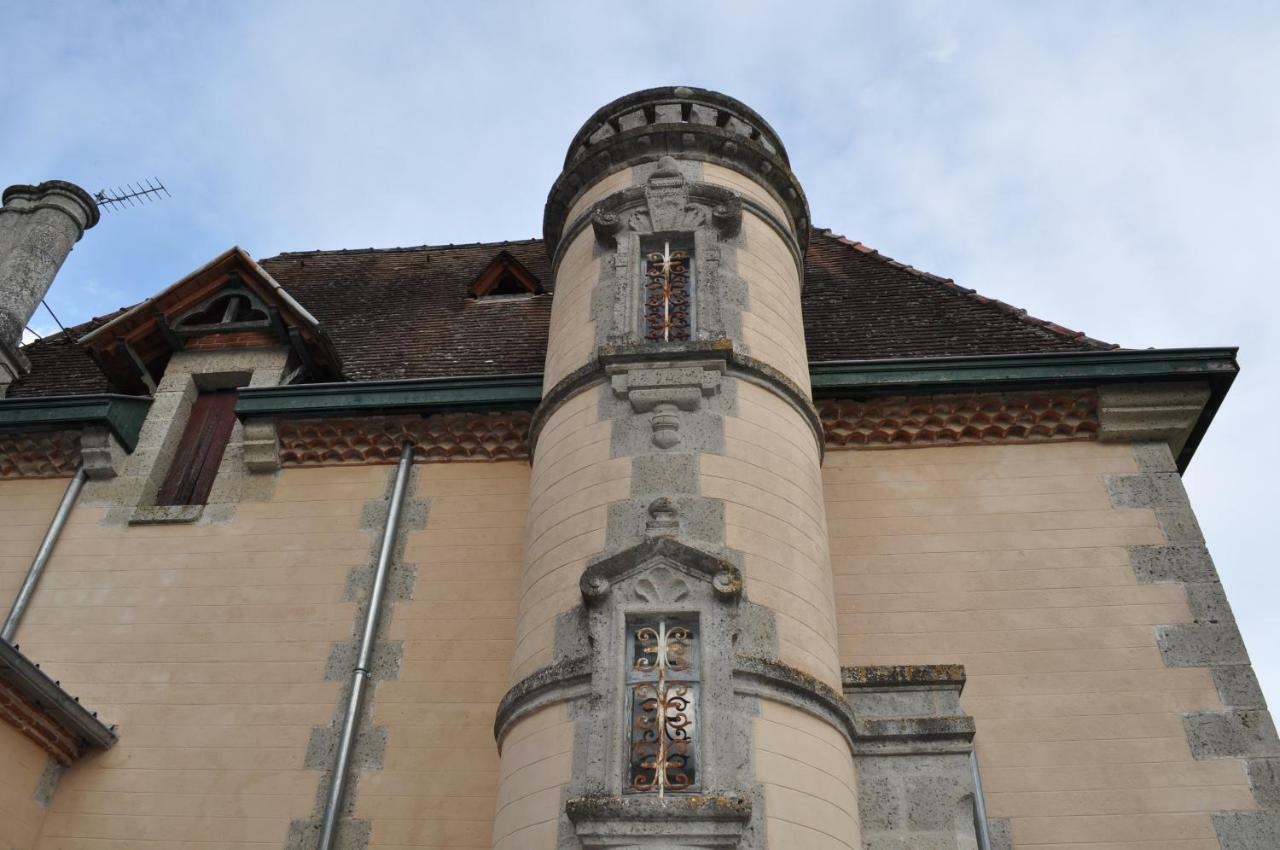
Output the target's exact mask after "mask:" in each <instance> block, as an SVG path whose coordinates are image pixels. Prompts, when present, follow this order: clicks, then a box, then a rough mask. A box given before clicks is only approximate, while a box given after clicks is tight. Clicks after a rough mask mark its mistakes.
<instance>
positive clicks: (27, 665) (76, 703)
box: [0, 640, 116, 750]
mask: <svg viewBox="0 0 1280 850" xmlns="http://www.w3.org/2000/svg"><path fill="white" fill-rule="evenodd" d="M0 680H3V681H5V682H6V683H7V684H8V685H10V686H11V687H12V688H13V689H14V690H16V691H17V692H18V693H19V694H21V695H22V696H23V697H24V698H25V699H27V700H29V701H30V702H31V703H33V704H34V705H37V706H39V707H40V708H41V709H43V710H44V711H46V712H48V714H49V716H50V717H52V718H53V719H55V720H56V721H57V722H58V723H59V725H61V726H62V727H63V728H64V729H66V730H67V731H68V732H72V733H74V734H75V735H76V736H77V737H79V738H80V739H81V740H82V741H84V742H85V743H86V744H87V745H89V746H90V747H94V748H96V749H104V750H105V749H107V748H108V747H110V746H111V745H112V744H114V743H115V742H116V733H115V731H114V728H113V727H111V726H108V725H107V724H106V723H103V722H102V721H101V720H99V719H98V716H97V714H96V713H95V712H92V711H89V709H87V708H85V707H84V706H82V705H81V704H80V700H79V699H78V698H76V697H73V696H71V695H70V694H69V693H67V692H66V691H65V690H63V688H62V685H61V683H59V682H56V681H54V680H53V679H52V678H50V676H49V674H48V673H45V672H44V671H43V670H41V669H40V665H38V664H36V663H35V662H33V661H32V660H31V659H29V658H27V657H26V656H25V655H23V654H22V653H21V652H19V651H18V647H17V646H15V645H14V644H11V643H9V642H8V641H6V640H0Z"/></svg>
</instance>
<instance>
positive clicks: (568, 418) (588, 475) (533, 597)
mask: <svg viewBox="0 0 1280 850" xmlns="http://www.w3.org/2000/svg"><path fill="white" fill-rule="evenodd" d="M608 391H609V389H608V387H607V386H606V385H597V386H594V387H591V388H589V389H587V390H585V391H583V392H581V393H578V394H577V395H575V396H573V397H572V398H570V399H569V400H567V401H566V402H565V403H564V404H562V405H561V406H560V407H558V408H556V410H555V412H553V413H552V414H551V416H550V418H549V419H548V420H547V423H546V426H545V427H544V428H543V430H542V434H541V436H540V437H539V439H538V452H537V454H536V455H535V456H534V461H533V473H532V479H531V481H530V493H531V499H530V502H529V516H528V529H527V531H526V550H525V553H526V554H525V560H526V561H527V563H528V566H527V567H526V568H525V570H524V577H523V582H522V586H521V589H520V595H521V604H520V615H519V616H520V619H519V621H518V622H517V624H516V644H515V651H514V653H513V656H512V661H511V682H518V681H519V680H520V679H522V678H524V677H525V676H527V675H529V674H530V673H532V672H534V671H535V670H537V669H538V668H539V667H545V666H546V665H548V664H550V663H551V662H552V661H553V660H554V659H553V657H552V647H553V643H554V639H555V621H556V617H558V616H559V615H560V614H562V613H563V612H565V611H568V610H570V609H571V608H573V607H575V606H576V605H578V604H579V603H580V602H581V601H582V595H581V591H580V590H579V588H578V580H579V579H580V578H581V577H582V570H583V569H584V568H585V567H586V564H587V560H588V559H589V558H590V557H591V556H593V555H597V554H599V553H600V552H602V551H604V548H605V528H606V525H607V523H608V510H609V504H610V503H611V502H617V501H620V500H622V499H626V498H627V496H628V495H629V494H630V492H631V458H630V457H616V458H615V457H610V456H609V439H610V437H609V434H610V427H611V420H608V419H601V418H600V413H599V408H600V396H601V394H603V393H606V392H608Z"/></svg>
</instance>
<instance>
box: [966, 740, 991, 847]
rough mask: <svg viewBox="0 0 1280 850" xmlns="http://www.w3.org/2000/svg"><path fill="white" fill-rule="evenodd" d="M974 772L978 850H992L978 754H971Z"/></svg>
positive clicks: (974, 805) (974, 814) (975, 822)
mask: <svg viewBox="0 0 1280 850" xmlns="http://www.w3.org/2000/svg"><path fill="white" fill-rule="evenodd" d="M969 766H970V767H971V768H972V770H973V822H974V826H976V827H977V828H978V850H991V827H990V825H989V824H988V823H987V801H986V798H985V797H983V796H982V774H981V773H979V772H978V752H977V750H973V751H971V752H970V753H969Z"/></svg>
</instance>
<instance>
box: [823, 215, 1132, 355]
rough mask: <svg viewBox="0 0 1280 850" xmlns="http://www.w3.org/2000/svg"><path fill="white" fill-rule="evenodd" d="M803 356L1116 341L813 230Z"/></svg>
mask: <svg viewBox="0 0 1280 850" xmlns="http://www.w3.org/2000/svg"><path fill="white" fill-rule="evenodd" d="M802 303H803V306H804V331H805V340H806V342H807V343H808V347H809V360H810V361H811V362H821V361H829V360H878V359H882V358H895V357H952V356H964V355H985V354H1041V353H1048V352H1057V351H1099V350H1102V351H1105V350H1108V349H1112V348H1116V347H1117V346H1114V345H1111V344H1108V343H1105V342H1100V341H1099V340H1096V339H1091V338H1089V337H1087V336H1085V335H1084V333H1083V332H1081V331H1073V330H1070V329H1068V328H1064V327H1062V326H1061V325H1056V324H1054V323H1053V322H1047V321H1045V320H1043V319H1037V318H1035V317H1033V316H1028V315H1027V312H1026V311H1025V310H1020V309H1018V308H1017V307H1013V306H1010V305H1008V304H1005V303H1004V302H1003V301H996V300H994V299H991V298H987V297H985V296H983V295H979V294H978V293H977V292H975V291H974V290H972V289H967V288H965V287H963V286H960V285H958V284H957V283H955V282H954V281H952V280H950V279H948V278H944V277H938V276H937V275H932V274H929V273H928V272H922V271H920V270H918V269H915V268H912V267H911V266H908V265H905V264H903V263H899V262H897V261H896V260H893V259H891V258H889V257H886V256H884V255H883V254H881V253H880V252H878V251H876V250H875V249H873V248H869V247H867V246H866V245H863V244H862V243H861V242H854V241H852V240H849V239H846V238H844V237H843V236H839V235H837V234H835V233H832V232H831V231H830V230H814V232H813V236H812V237H811V238H810V240H809V251H808V253H807V254H806V256H805V288H804V295H803V298H802Z"/></svg>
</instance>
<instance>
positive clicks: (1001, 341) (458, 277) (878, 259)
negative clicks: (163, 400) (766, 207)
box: [10, 230, 1115, 397]
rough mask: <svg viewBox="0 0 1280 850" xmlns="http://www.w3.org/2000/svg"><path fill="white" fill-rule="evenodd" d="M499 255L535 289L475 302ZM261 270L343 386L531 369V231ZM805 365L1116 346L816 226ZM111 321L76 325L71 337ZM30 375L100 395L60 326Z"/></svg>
mask: <svg viewBox="0 0 1280 850" xmlns="http://www.w3.org/2000/svg"><path fill="white" fill-rule="evenodd" d="M500 251H507V252H509V253H510V254H511V255H512V256H513V257H515V258H516V259H517V260H518V261H519V262H520V263H522V264H523V265H524V266H525V267H526V268H527V269H528V270H529V271H530V272H531V273H532V274H533V275H534V276H536V277H537V278H539V279H540V280H541V281H542V284H543V286H544V287H546V288H547V290H548V293H547V294H544V295H529V296H509V297H495V298H481V299H476V298H472V297H470V296H469V294H468V287H469V286H470V285H471V283H472V282H473V281H474V280H475V278H476V276H477V275H479V274H480V273H481V272H482V271H484V270H485V269H486V267H488V265H489V264H490V263H491V262H492V261H493V259H494V257H495V256H496V255H497V254H498V253H499V252H500ZM261 265H262V267H263V268H265V269H266V270H267V271H268V272H269V273H270V274H271V275H272V277H274V278H275V279H276V280H277V281H278V282H279V283H280V285H281V286H283V287H284V288H285V289H286V290H287V291H288V292H289V293H290V294H291V295H292V296H293V297H294V298H296V299H297V300H298V301H299V302H300V303H301V304H302V306H303V307H305V308H306V309H307V310H308V311H310V312H311V313H312V314H313V315H314V316H315V317H316V318H317V319H318V320H319V321H320V323H321V325H322V326H323V327H324V328H325V329H326V330H327V331H328V333H329V335H330V336H331V338H332V340H333V343H334V345H335V347H336V348H337V349H338V353H339V355H340V356H341V359H342V367H343V372H344V374H345V375H346V376H347V378H349V379H350V380H353V381H366V380H386V379H394V378H419V377H447V376H467V375H495V374H529V373H537V372H541V371H542V365H543V356H544V354H545V351H546V345H547V325H548V322H549V319H550V316H551V299H552V295H551V293H550V290H551V281H550V273H549V267H548V261H547V257H546V252H545V250H544V249H543V243H542V241H541V240H538V239H528V240H523V241H517V242H487V243H472V244H467V245H439V246H429V245H427V246H421V247H415V248H389V249H363V250H340V251H307V252H297V253H288V254H280V255H279V256H276V257H272V258H270V259H266V260H262V261H261ZM802 302H803V307H804V318H805V333H806V335H807V340H808V346H809V358H810V360H812V361H814V362H823V361H832V360H861V359H881V358H896V357H942V356H956V355H970V354H971V355H985V354H1022V353H1045V352H1059V351H1097V350H1106V349H1110V348H1114V347H1115V346H1112V345H1109V344H1107V343H1103V342H1099V341H1098V340H1095V339H1090V338H1089V337H1087V336H1085V335H1084V334H1083V333H1081V332H1078V331H1071V330H1068V329H1066V328H1063V327H1061V326H1059V325H1055V324H1053V323H1051V322H1046V321H1044V320H1041V319H1036V318H1033V317H1031V316H1028V315H1026V312H1025V311H1022V310H1018V309H1017V308H1014V307H1011V306H1009V305H1007V304H1004V303H1003V302H1000V301H995V300H992V299H990V298H986V297H983V296H981V295H978V294H977V293H975V292H974V291H973V290H971V289H966V288H964V287H962V286H959V285H957V284H955V283H954V282H952V281H950V280H948V279H946V278H941V277H937V276H936V275H931V274H928V273H926V272H921V271H918V270H916V269H914V268H912V267H910V266H907V265H904V264H902V263H899V262H896V261H894V260H892V259H890V258H888V257H885V256H883V255H881V254H879V253H878V252H876V251H874V250H872V249H871V248H868V247H867V246H865V245H862V244H861V243H859V242H853V241H850V240H848V239H845V238H843V237H841V236H837V235H835V234H833V233H832V232H831V231H829V230H815V231H814V232H813V235H812V237H811V240H810V244H809V251H808V254H807V257H806V269H805V289H804V294H803V297H802ZM109 318H110V317H109V316H108V317H103V318H100V319H95V320H93V321H92V322H89V323H86V324H84V325H81V326H79V327H77V328H73V329H72V330H71V333H72V334H73V335H74V336H77V337H78V336H80V335H83V334H84V333H85V332H87V331H88V330H91V329H92V328H94V327H97V326H99V325H101V324H102V323H104V322H105V321H106V320H107V319H109ZM24 351H26V353H27V356H28V357H30V358H31V361H32V365H33V371H32V374H30V375H28V376H27V377H26V378H24V379H23V380H22V381H20V382H18V383H16V384H15V385H14V386H13V387H12V388H11V390H10V397H31V396H47V395H66V394H71V393H91V392H108V391H110V389H111V388H110V387H109V386H107V383H106V380H105V379H104V378H103V377H102V375H101V374H100V373H98V372H97V367H96V366H95V365H94V363H93V361H92V360H90V359H89V357H88V356H87V355H85V354H83V353H82V352H81V351H80V350H79V349H78V348H76V347H75V346H72V345H67V344H66V342H65V338H64V337H62V335H61V334H59V335H56V336H53V337H49V338H46V339H45V340H41V341H39V342H36V343H34V344H32V345H29V346H27V347H26V348H25V349H24Z"/></svg>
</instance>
